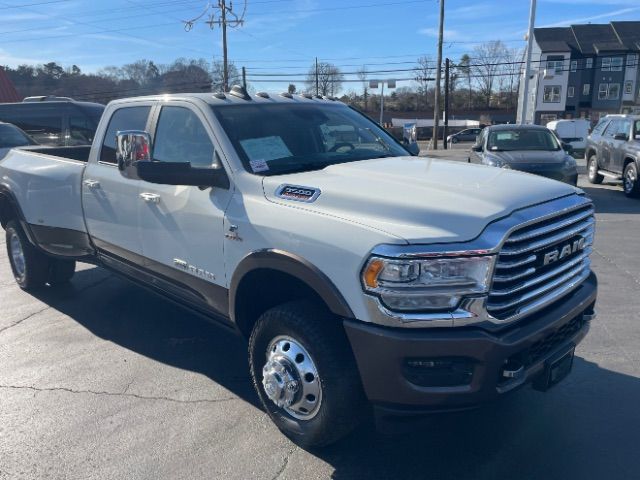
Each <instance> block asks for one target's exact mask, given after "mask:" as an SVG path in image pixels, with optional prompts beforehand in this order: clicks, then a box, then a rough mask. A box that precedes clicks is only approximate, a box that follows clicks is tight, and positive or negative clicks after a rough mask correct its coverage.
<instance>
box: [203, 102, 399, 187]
mask: <svg viewBox="0 0 640 480" xmlns="http://www.w3.org/2000/svg"><path fill="white" fill-rule="evenodd" d="M213 111H214V113H215V115H216V117H217V118H218V120H219V121H220V123H221V124H222V127H223V128H224V130H225V132H226V134H227V136H228V137H229V139H230V140H231V143H233V146H234V147H235V149H236V151H237V152H238V155H239V156H240V158H241V160H242V162H243V164H244V167H245V168H246V169H247V171H249V172H252V173H255V174H258V175H277V174H282V173H292V172H302V171H307V170H318V169H322V168H324V167H327V166H329V165H334V164H337V163H345V162H354V161H357V160H365V159H371V158H381V157H397V156H403V155H408V152H407V151H406V150H405V149H404V148H402V147H401V146H400V145H399V144H398V143H397V142H396V141H395V140H394V139H393V138H392V137H391V136H389V134H387V133H386V132H385V131H384V130H382V129H381V128H380V127H378V126H377V125H376V124H375V123H374V122H372V121H371V120H369V119H368V118H367V117H365V116H364V115H361V114H360V113H358V112H356V111H354V110H352V109H350V108H348V107H346V106H344V105H342V104H293V105H292V104H290V103H287V104H266V105H264V104H263V105H260V104H250V105H232V106H224V107H214V108H213Z"/></svg>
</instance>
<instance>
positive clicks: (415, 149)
mask: <svg viewBox="0 0 640 480" xmlns="http://www.w3.org/2000/svg"><path fill="white" fill-rule="evenodd" d="M405 148H406V149H407V150H408V151H409V153H410V154H411V155H412V156H414V157H417V156H418V155H419V154H420V146H419V145H418V142H413V143H409V144H408V145H405Z"/></svg>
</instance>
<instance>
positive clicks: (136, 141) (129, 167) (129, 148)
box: [116, 130, 151, 179]
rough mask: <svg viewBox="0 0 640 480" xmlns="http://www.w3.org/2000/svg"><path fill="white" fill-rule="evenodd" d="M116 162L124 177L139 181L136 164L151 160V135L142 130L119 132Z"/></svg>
mask: <svg viewBox="0 0 640 480" xmlns="http://www.w3.org/2000/svg"><path fill="white" fill-rule="evenodd" d="M116 160H117V162H118V170H120V173H121V174H122V176H123V177H126V178H132V179H137V178H138V177H137V175H136V169H135V167H134V165H135V163H136V162H141V161H142V162H148V161H150V160H151V135H149V134H148V133H147V132H143V131H141V130H124V131H120V132H117V133H116Z"/></svg>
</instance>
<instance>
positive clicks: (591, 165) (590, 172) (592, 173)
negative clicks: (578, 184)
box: [587, 155, 604, 184]
mask: <svg viewBox="0 0 640 480" xmlns="http://www.w3.org/2000/svg"><path fill="white" fill-rule="evenodd" d="M587 179H588V180H589V183H593V184H600V183H602V180H604V177H603V176H602V175H600V174H599V173H598V157H596V156H595V155H591V156H590V157H589V161H588V162H587Z"/></svg>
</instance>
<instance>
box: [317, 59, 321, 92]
mask: <svg viewBox="0 0 640 480" xmlns="http://www.w3.org/2000/svg"><path fill="white" fill-rule="evenodd" d="M316 95H320V72H319V71H318V57H316Z"/></svg>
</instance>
